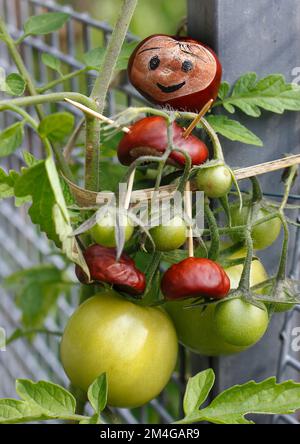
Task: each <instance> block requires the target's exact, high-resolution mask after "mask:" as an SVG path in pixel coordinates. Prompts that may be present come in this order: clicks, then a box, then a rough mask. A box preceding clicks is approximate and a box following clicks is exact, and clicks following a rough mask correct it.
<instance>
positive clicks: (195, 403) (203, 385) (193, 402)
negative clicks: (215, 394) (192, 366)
mask: <svg viewBox="0 0 300 444" xmlns="http://www.w3.org/2000/svg"><path fill="white" fill-rule="evenodd" d="M214 382H215V374H214V371H213V370H212V369H211V368H209V369H207V370H204V371H203V372H200V373H198V374H197V375H196V376H193V377H192V378H189V380H188V383H187V386H186V390H185V394H184V399H183V410H184V413H185V415H186V416H188V415H189V414H191V413H193V412H195V411H196V410H198V409H199V407H200V406H201V405H202V404H203V402H204V401H205V400H206V398H207V396H208V395H209V392H210V391H211V389H212V387H213V385H214Z"/></svg>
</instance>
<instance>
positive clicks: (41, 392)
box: [16, 379, 76, 417]
mask: <svg viewBox="0 0 300 444" xmlns="http://www.w3.org/2000/svg"><path fill="white" fill-rule="evenodd" d="M16 392H17V394H18V395H19V396H20V398H21V399H23V400H24V401H27V402H29V403H30V404H31V405H32V406H34V407H37V408H40V409H41V412H42V413H43V414H44V415H47V416H48V417H51V416H54V417H57V416H68V415H72V414H73V413H75V408H76V401H75V398H74V396H73V395H71V393H69V392H68V391H67V390H65V389H64V388H63V387H60V386H59V385H57V384H53V383H52V382H46V381H39V382H33V381H30V380H28V379H17V381H16Z"/></svg>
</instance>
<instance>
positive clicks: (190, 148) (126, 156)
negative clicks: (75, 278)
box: [118, 116, 208, 166]
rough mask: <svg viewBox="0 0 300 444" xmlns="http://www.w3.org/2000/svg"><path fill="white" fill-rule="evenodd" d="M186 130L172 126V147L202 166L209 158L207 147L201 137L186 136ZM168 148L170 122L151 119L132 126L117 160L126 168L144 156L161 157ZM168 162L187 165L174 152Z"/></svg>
mask: <svg viewBox="0 0 300 444" xmlns="http://www.w3.org/2000/svg"><path fill="white" fill-rule="evenodd" d="M183 132H184V129H183V128H182V127H181V126H179V125H178V124H177V123H176V122H174V123H173V145H174V147H176V148H179V149H181V150H183V151H186V152H187V153H188V154H189V155H190V156H191V159H192V164H193V165H200V164H202V163H204V162H205V161H206V160H207V158H208V148H207V146H206V145H205V143H204V142H202V141H201V140H200V139H198V137H196V136H194V135H192V134H191V135H190V136H189V137H187V138H184V137H183ZM167 146H168V135H167V122H166V120H165V119H164V118H163V117H160V116H152V117H145V118H144V119H141V120H138V121H137V122H136V123H134V124H133V125H132V126H131V127H130V132H129V133H127V134H125V135H124V137H123V138H122V140H121V141H120V144H119V147H118V158H119V161H120V162H121V163H122V164H123V165H130V164H131V163H132V162H133V161H134V160H135V159H137V158H138V157H141V156H144V155H154V156H159V155H162V154H163V153H164V152H165V151H166V149H167ZM169 163H172V164H173V165H176V166H183V165H184V164H185V157H184V155H183V154H181V153H180V152H177V151H173V152H172V153H171V154H170V157H169Z"/></svg>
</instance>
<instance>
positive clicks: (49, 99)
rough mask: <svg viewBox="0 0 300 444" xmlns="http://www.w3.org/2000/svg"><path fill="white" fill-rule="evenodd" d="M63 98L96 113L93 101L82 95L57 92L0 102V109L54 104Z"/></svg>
mask: <svg viewBox="0 0 300 444" xmlns="http://www.w3.org/2000/svg"><path fill="white" fill-rule="evenodd" d="M65 98H68V99H72V100H75V101H77V102H79V103H81V104H82V105H85V106H88V107H89V108H91V109H93V110H94V111H96V105H95V102H94V101H93V100H91V99H90V98H89V97H86V96H85V95H83V94H80V93H75V92H57V93H50V94H38V95H34V96H26V97H19V98H17V99H8V100H7V99H6V100H1V101H0V108H1V107H2V106H4V107H5V106H8V105H15V106H20V107H23V106H31V105H33V106H35V105H40V104H43V103H54V102H63V101H64V99H65Z"/></svg>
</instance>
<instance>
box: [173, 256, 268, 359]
mask: <svg viewBox="0 0 300 444" xmlns="http://www.w3.org/2000/svg"><path fill="white" fill-rule="evenodd" d="M241 256H243V253H240V254H235V255H234V256H233V257H235V258H237V257H241ZM242 269H243V266H242V265H235V266H233V267H230V268H227V269H226V273H227V275H228V276H229V278H230V283H231V288H232V289H233V288H237V286H238V284H239V280H240V277H241V273H242ZM267 278H268V276H267V273H266V271H265V269H264V267H263V265H262V264H261V262H260V261H258V260H253V261H252V265H251V275H250V285H251V286H254V285H257V284H259V283H261V282H263V281H265V280H266V279H267ZM189 302H191V301H189V300H184V301H178V302H177V301H176V302H168V303H167V304H166V305H165V307H166V310H167V312H168V313H169V315H170V316H171V318H172V319H173V321H174V324H175V327H176V330H177V334H178V337H179V341H180V342H181V343H182V344H183V345H184V346H186V347H187V348H189V349H190V350H192V351H193V352H195V353H199V354H201V355H207V356H219V355H229V354H233V353H239V352H241V351H243V350H246V349H247V348H248V346H242V345H240V346H237V345H234V344H230V343H229V342H226V341H225V340H224V338H223V337H222V336H221V335H220V334H219V333H218V332H217V331H216V328H215V323H214V321H215V310H216V306H215V305H208V306H207V307H206V309H205V310H204V311H203V312H202V308H200V307H199V308H191V309H185V308H184V307H185V306H186V305H188V304H189Z"/></svg>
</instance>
